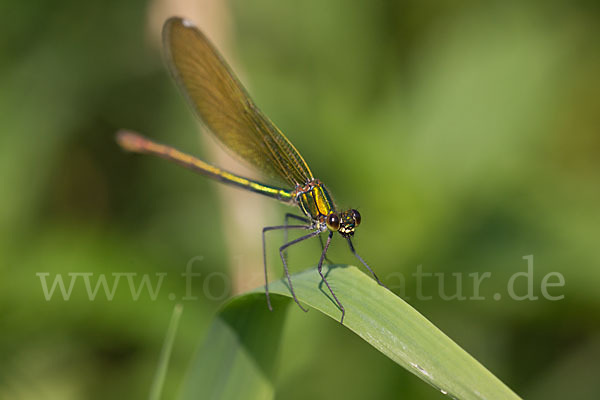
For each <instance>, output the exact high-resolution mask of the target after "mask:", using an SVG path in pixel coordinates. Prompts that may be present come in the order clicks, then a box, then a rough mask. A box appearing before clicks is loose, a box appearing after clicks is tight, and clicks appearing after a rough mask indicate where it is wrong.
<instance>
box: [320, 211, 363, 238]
mask: <svg viewBox="0 0 600 400" xmlns="http://www.w3.org/2000/svg"><path fill="white" fill-rule="evenodd" d="M360 221H361V217H360V213H359V212H358V211H357V210H354V209H350V210H348V211H342V212H340V213H336V212H331V213H330V214H329V215H328V216H327V228H329V230H331V231H338V232H339V233H340V235H342V236H343V237H352V236H353V235H354V230H355V229H356V227H357V226H358V225H360Z"/></svg>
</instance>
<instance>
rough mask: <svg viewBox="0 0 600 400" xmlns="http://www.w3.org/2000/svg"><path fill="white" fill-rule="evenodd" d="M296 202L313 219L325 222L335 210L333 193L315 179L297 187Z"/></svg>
mask: <svg viewBox="0 0 600 400" xmlns="http://www.w3.org/2000/svg"><path fill="white" fill-rule="evenodd" d="M296 202H297V203H298V206H299V207H300V209H301V210H302V213H304V215H306V216H307V217H309V218H310V219H311V220H313V221H318V222H324V221H325V218H327V216H328V215H329V214H330V213H331V212H332V211H335V205H334V204H333V200H332V199H331V195H330V194H329V192H328V191H327V189H326V188H325V185H323V184H322V183H321V182H320V181H319V180H316V179H315V180H314V181H312V182H309V183H307V184H306V185H304V186H302V187H298V188H297V189H296Z"/></svg>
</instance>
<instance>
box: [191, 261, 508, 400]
mask: <svg viewBox="0 0 600 400" xmlns="http://www.w3.org/2000/svg"><path fill="white" fill-rule="evenodd" d="M324 269H325V273H326V274H327V280H328V281H329V283H330V284H331V285H332V287H333V289H334V290H335V292H336V295H337V296H338V298H339V299H340V301H341V302H342V304H344V307H345V308H346V318H345V320H344V326H345V327H346V328H348V329H350V330H352V331H353V332H354V333H356V334H357V335H359V336H360V337H361V338H363V339H364V340H365V341H366V342H368V343H369V344H371V345H372V346H373V347H374V348H376V349H377V350H379V351H380V352H381V353H383V354H385V355H386V356H387V357H389V358H390V359H392V360H393V361H395V362H396V363H397V364H399V365H401V366H402V367H404V368H405V369H407V370H408V371H410V372H412V373H413V374H415V375H417V376H418V377H419V378H421V379H422V380H424V381H425V382H427V383H429V384H430V385H432V386H433V387H435V388H437V389H438V390H440V391H441V392H442V393H445V394H448V395H449V396H451V397H454V398H458V399H488V400H490V399H518V398H519V397H518V396H517V395H516V394H515V393H514V392H513V391H512V390H511V389H510V388H508V387H507V386H506V385H505V384H504V383H502V382H501V381H500V380H499V379H498V378H496V377H495V376H494V375H493V374H492V373H491V372H489V371H488V370H487V369H486V368H485V367H483V366H482V365H481V364H480V363H479V362H478V361H477V360H475V359H474V358H473V357H472V356H470V355H469V354H468V353H467V352H466V351H464V350H463V349H462V348H461V347H460V346H458V345H457V344H456V343H455V342H454V341H452V340H451V339H450V338H449V337H448V336H446V335H445V334H444V333H443V332H442V331H440V330H439V329H438V328H436V327H435V326H434V325H433V324H432V323H431V322H429V321H428V320H427V319H426V318H425V317H423V316H422V315H421V314H419V312H417V311H416V310H415V309H413V308H412V307H411V306H410V305H408V304H407V303H406V302H404V301H403V300H402V299H401V298H399V297H398V296H396V295H395V294H393V293H392V292H390V291H389V290H387V289H385V288H383V287H381V286H379V285H378V284H377V283H376V282H375V281H373V280H372V279H371V278H370V277H369V276H367V275H366V274H364V273H362V272H361V271H359V270H358V269H357V268H356V267H351V266H332V267H330V268H327V267H325V268H324ZM292 280H293V282H294V289H295V291H296V295H297V297H298V299H300V301H301V302H303V303H305V304H306V305H308V306H310V307H312V308H314V309H316V310H319V311H320V312H322V313H324V314H326V315H328V316H330V317H331V318H333V319H336V320H339V318H340V315H341V314H340V311H339V309H338V308H337V307H336V305H335V303H334V302H333V300H332V299H331V295H330V294H329V293H328V291H327V288H326V287H325V285H323V283H322V281H321V278H320V276H319V274H318V273H317V271H316V270H315V269H310V270H306V271H303V272H301V273H299V274H296V275H294V276H293V277H292ZM269 289H270V292H271V293H272V301H274V305H273V306H274V310H275V311H274V312H273V313H270V312H269V311H268V309H267V307H266V304H265V303H266V302H265V299H264V293H263V288H257V289H255V290H254V291H253V292H251V293H248V294H245V295H242V296H240V297H237V298H235V299H233V300H232V301H231V302H229V303H228V304H226V305H225V306H224V308H223V309H222V310H221V312H220V314H219V316H218V317H217V320H216V322H215V324H214V325H213V330H212V331H211V333H209V336H208V338H207V342H205V345H204V348H205V349H206V351H207V352H206V353H204V354H203V353H202V352H201V354H200V355H199V360H198V362H197V363H196V368H198V369H197V371H198V370H203V371H207V370H209V369H210V368H211V366H212V368H214V367H215V366H217V365H218V364H219V363H223V360H224V359H225V358H227V359H228V360H229V361H228V362H227V363H226V364H222V365H219V368H217V370H218V372H217V371H215V369H213V371H215V372H214V373H215V374H216V375H217V378H218V380H220V381H221V382H222V383H223V385H222V386H220V389H219V390H220V391H221V392H222V393H225V392H226V391H227V390H235V389H236V388H240V387H242V386H241V384H240V382H236V380H237V379H243V380H246V379H248V376H250V375H248V374H251V375H253V376H268V379H271V381H270V385H271V390H272V379H273V377H272V374H267V375H262V374H261V373H260V371H261V368H264V365H263V363H264V362H273V361H274V359H275V355H274V354H269V357H265V351H268V350H269V349H271V351H273V349H274V348H276V347H274V345H275V344H277V343H278V342H279V338H278V337H276V336H277V335H280V333H281V325H280V324H282V323H283V319H282V318H283V315H282V314H281V312H282V311H281V310H282V309H285V308H286V305H285V304H287V303H286V302H284V304H282V297H286V298H287V297H289V296H290V292H289V289H288V287H287V285H286V283H285V282H284V281H283V280H280V281H277V282H273V283H272V284H270V285H269ZM255 317H258V318H257V319H255ZM222 321H227V323H226V325H227V326H226V327H227V329H228V330H229V331H228V332H229V334H231V335H232V336H233V337H232V338H231V339H230V340H229V342H228V344H229V345H232V344H233V345H236V346H238V348H236V349H235V350H233V349H231V348H229V351H230V352H235V354H238V353H241V352H243V353H244V355H245V356H246V357H248V360H251V361H252V362H248V360H243V362H244V363H245V364H244V365H243V368H247V370H243V372H240V368H242V366H240V365H239V364H236V360H234V359H233V357H232V355H231V354H229V353H227V352H222V353H221V352H220V351H217V350H216V348H220V347H221V346H220V345H219V346H211V343H210V341H211V340H212V341H213V342H214V343H213V344H216V343H217V339H218V338H217V335H216V334H215V330H216V331H217V332H220V330H221V329H223V327H222V326H221V325H222V324H223V322H222ZM273 325H277V327H278V328H279V329H276V330H273ZM340 328H341V327H340ZM220 333H222V332H220ZM248 336H251V337H253V338H255V339H256V340H255V341H252V342H251V343H245V340H244V339H243V338H245V337H248ZM234 338H237V340H235V339H234ZM272 346H273V347H272ZM227 348H228V347H225V349H227ZM261 365H262V367H260V366H261ZM271 365H274V363H272V364H271ZM253 368H254V369H255V371H252V369H253ZM270 371H271V372H272V370H270ZM217 378H216V379H217ZM225 381H226V383H225ZM210 383H211V382H210V381H209V382H207V384H210ZM213 383H214V382H213ZM246 384H247V383H246ZM227 385H232V387H231V388H227ZM270 393H271V394H270V396H272V392H270ZM263 394H264V393H263ZM187 398H214V399H222V398H228V399H229V398H236V397H229V396H219V395H216V396H213V397H203V396H199V395H198V393H196V397H187ZM240 398H246V399H253V398H265V397H264V396H263V397H260V396H259V397H252V396H241V397H240ZM267 398H268V397H267Z"/></svg>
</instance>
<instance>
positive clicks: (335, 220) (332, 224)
mask: <svg viewBox="0 0 600 400" xmlns="http://www.w3.org/2000/svg"><path fill="white" fill-rule="evenodd" d="M327 227H328V228H329V229H330V230H332V231H337V230H338V229H340V217H339V216H338V215H337V214H336V213H331V214H329V215H328V216H327Z"/></svg>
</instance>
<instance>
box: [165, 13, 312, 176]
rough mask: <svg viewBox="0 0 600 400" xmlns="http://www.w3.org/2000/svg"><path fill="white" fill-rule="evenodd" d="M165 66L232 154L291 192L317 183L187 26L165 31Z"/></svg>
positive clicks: (175, 23)
mask: <svg viewBox="0 0 600 400" xmlns="http://www.w3.org/2000/svg"><path fill="white" fill-rule="evenodd" d="M163 42H164V49H165V55H166V60H167V64H168V66H169V69H170V71H171V74H172V75H173V77H174V78H175V81H176V82H177V84H178V86H179V88H180V89H181V91H182V92H183V93H184V95H185V97H186V98H187V100H188V102H189V104H190V105H191V106H192V108H193V109H194V110H195V111H196V113H197V114H198V116H199V117H200V119H201V120H202V121H203V122H204V124H205V125H206V126H207V127H208V129H209V130H210V131H211V132H212V133H213V134H214V135H215V136H216V137H217V138H218V139H219V140H220V141H221V142H222V143H223V144H224V145H225V146H226V147H227V148H228V149H230V150H231V151H233V152H234V153H235V154H237V155H238V156H240V157H241V158H242V159H244V160H246V161H247V162H249V163H250V164H252V165H253V166H255V167H257V168H258V169H259V170H260V171H262V172H264V173H265V174H267V175H269V176H271V177H278V178H281V179H283V180H284V181H285V182H287V183H288V184H289V185H291V186H292V187H295V186H296V185H298V184H304V183H306V182H308V181H309V180H311V179H313V176H312V173H311V172H310V169H309V168H308V166H307V165H306V162H305V161H304V159H303V158H302V156H301V155H300V153H298V151H297V150H296V148H295V147H294V146H293V145H292V143H290V141H289V140H288V139H287V138H286V137H285V136H284V135H283V133H281V131H280V130H279V129H277V127H276V126H275V124H273V123H272V122H271V121H270V120H269V119H268V118H267V117H266V116H265V115H264V114H263V113H262V112H261V111H260V110H259V109H258V107H257V106H256V105H255V104H254V102H253V101H252V99H251V98H250V96H249V95H248V93H247V92H246V90H245V89H244V87H243V86H242V84H241V83H240V82H239V80H238V79H237V78H236V77H235V76H234V75H233V73H232V72H231V70H230V68H229V66H228V65H227V63H226V62H225V60H224V59H223V58H222V57H221V55H220V54H219V53H218V52H217V50H216V48H215V47H214V46H213V45H212V43H210V41H209V40H208V39H207V38H206V36H204V34H203V33H202V32H200V30H198V29H197V28H196V27H195V26H194V25H193V24H192V23H190V22H189V21H187V20H185V19H182V18H178V17H173V18H170V19H169V20H167V22H166V23H165V25H164V28H163Z"/></svg>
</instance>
